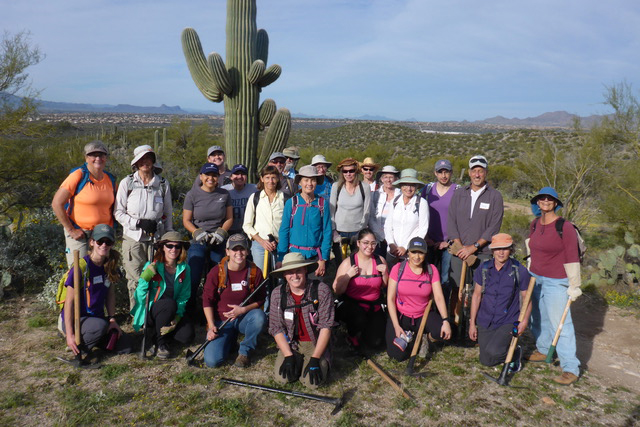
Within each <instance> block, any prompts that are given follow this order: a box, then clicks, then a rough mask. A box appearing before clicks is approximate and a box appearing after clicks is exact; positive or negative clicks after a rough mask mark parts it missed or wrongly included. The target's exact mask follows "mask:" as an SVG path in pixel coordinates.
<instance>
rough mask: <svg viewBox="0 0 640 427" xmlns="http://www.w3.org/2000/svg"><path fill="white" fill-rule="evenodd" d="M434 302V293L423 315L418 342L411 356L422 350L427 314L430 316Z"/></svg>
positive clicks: (415, 343)
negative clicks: (421, 344)
mask: <svg viewBox="0 0 640 427" xmlns="http://www.w3.org/2000/svg"><path fill="white" fill-rule="evenodd" d="M432 303H433V293H432V294H431V300H430V301H429V304H427V308H425V309H424V314H423V315H422V321H421V322H420V328H418V335H417V336H416V342H414V343H413V350H411V357H414V356H415V355H416V354H418V351H419V350H420V343H421V341H422V334H424V327H425V326H426V325H427V316H429V312H430V311H431V304H432Z"/></svg>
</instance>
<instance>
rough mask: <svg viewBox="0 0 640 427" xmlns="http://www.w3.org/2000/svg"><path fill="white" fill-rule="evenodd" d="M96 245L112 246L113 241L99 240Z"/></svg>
mask: <svg viewBox="0 0 640 427" xmlns="http://www.w3.org/2000/svg"><path fill="white" fill-rule="evenodd" d="M96 244H97V245H98V246H102V245H107V246H113V241H111V240H109V239H100V240H98V241H97V242H96Z"/></svg>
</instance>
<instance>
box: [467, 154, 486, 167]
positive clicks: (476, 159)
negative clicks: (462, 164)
mask: <svg viewBox="0 0 640 427" xmlns="http://www.w3.org/2000/svg"><path fill="white" fill-rule="evenodd" d="M476 166H480V167H482V168H484V169H486V168H487V166H489V162H487V158H486V157H485V156H480V155H478V156H473V157H472V158H471V160H469V169H473V168H475V167H476Z"/></svg>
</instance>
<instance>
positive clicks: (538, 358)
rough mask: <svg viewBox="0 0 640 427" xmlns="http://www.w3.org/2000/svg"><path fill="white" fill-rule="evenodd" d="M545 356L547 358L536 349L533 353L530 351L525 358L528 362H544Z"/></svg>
mask: <svg viewBox="0 0 640 427" xmlns="http://www.w3.org/2000/svg"><path fill="white" fill-rule="evenodd" d="M546 358H547V355H546V354H542V353H540V352H539V351H538V350H536V351H534V352H533V353H531V354H530V355H529V357H528V358H527V360H528V361H529V362H544V361H545V360H546Z"/></svg>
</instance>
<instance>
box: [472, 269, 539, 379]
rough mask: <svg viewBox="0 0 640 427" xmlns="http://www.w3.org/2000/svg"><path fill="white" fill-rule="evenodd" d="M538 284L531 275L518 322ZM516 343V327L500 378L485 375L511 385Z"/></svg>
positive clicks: (521, 319)
mask: <svg viewBox="0 0 640 427" xmlns="http://www.w3.org/2000/svg"><path fill="white" fill-rule="evenodd" d="M535 284H536V278H535V277H531V280H529V288H527V293H526V295H525V296H524V300H523V301H522V308H520V316H519V317H518V324H520V322H522V321H523V320H524V316H525V315H526V313H527V307H528V306H529V301H530V300H531V294H532V293H533V287H534V285H535ZM516 344H518V331H517V330H516V328H514V333H513V337H512V338H511V344H510V345H509V351H508V352H507V357H506V359H505V360H504V365H502V372H500V376H499V377H498V378H493V377H492V376H490V375H489V374H487V373H486V372H483V375H484V376H485V377H487V378H488V379H490V380H491V381H493V382H495V383H497V384H498V385H502V386H509V377H508V374H509V363H511V360H512V359H513V353H514V352H515V350H516Z"/></svg>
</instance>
